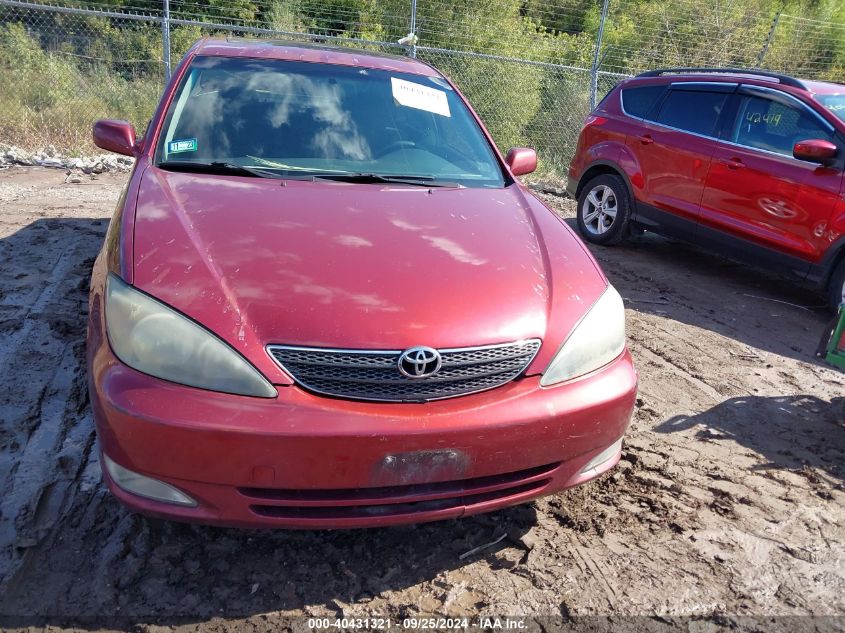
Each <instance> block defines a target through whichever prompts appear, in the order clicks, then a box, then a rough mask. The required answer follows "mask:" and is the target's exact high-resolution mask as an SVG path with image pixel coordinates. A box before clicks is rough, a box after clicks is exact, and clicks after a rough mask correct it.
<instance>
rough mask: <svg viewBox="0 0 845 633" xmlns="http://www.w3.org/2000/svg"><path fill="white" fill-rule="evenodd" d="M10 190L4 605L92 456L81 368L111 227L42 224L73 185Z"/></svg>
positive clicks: (0, 584) (74, 221)
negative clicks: (93, 282)
mask: <svg viewBox="0 0 845 633" xmlns="http://www.w3.org/2000/svg"><path fill="white" fill-rule="evenodd" d="M0 193H2V192H0ZM14 193H15V194H16V195H11V196H10V195H8V193H7V195H5V196H0V199H2V200H3V207H4V217H5V218H7V220H8V219H12V220H15V222H11V223H10V222H8V221H7V222H5V223H4V224H3V226H2V233H0V236H1V237H2V242H0V246H1V247H2V248H0V266H2V269H3V271H4V275H3V279H2V282H0V284H2V285H0V314H2V315H3V319H2V321H0V335H2V336H3V339H2V340H3V343H2V347H0V366H3V367H4V368H5V369H6V376H5V379H4V383H5V384H4V385H3V387H4V389H3V392H4V395H3V401H2V404H0V411H2V415H0V418H1V419H2V427H0V482H2V485H3V490H4V494H3V496H2V499H0V595H2V596H4V599H3V600H4V602H5V600H6V598H8V596H9V589H10V587H12V586H13V585H14V584H15V581H16V578H17V577H18V576H19V572H21V571H25V570H26V568H27V566H28V561H29V560H30V559H31V558H32V554H33V553H35V552H36V551H37V550H38V545H39V544H40V543H42V542H43V541H45V540H48V539H49V537H50V535H51V531H52V530H53V529H54V528H55V526H56V525H57V524H59V523H60V522H61V520H62V518H63V514H64V512H66V510H67V508H68V507H69V506H70V505H71V504H72V502H73V498H74V496H75V494H76V490H77V489H78V486H79V484H80V481H81V477H80V471H82V470H84V469H85V468H86V466H87V460H88V457H89V455H90V452H91V447H92V444H93V439H94V430H93V424H92V420H91V416H90V412H89V410H88V394H87V387H86V383H85V372H84V358H85V343H84V339H85V324H86V315H87V289H88V278H89V276H90V266H91V264H92V262H93V258H94V256H95V255H96V253H97V251H98V250H99V247H100V244H101V243H102V239H103V236H104V232H105V225H106V222H105V221H103V220H101V219H85V218H78V217H69V218H49V219H45V218H44V217H43V216H44V214H45V212H44V211H43V209H44V208H46V209H47V210H51V209H55V208H56V207H52V208H51V207H50V206H49V204H50V201H51V199H55V198H64V197H73V194H74V193H78V192H73V191H71V190H70V189H69V188H67V187H52V188H50V189H49V190H48V191H47V192H46V195H45V196H44V197H43V198H41V197H40V196H39V192H38V191H37V190H28V189H23V190H18V191H16V192H14ZM44 193H45V192H43V191H42V192H40V194H44ZM39 198H40V199H41V201H42V204H38V202H37V200H39ZM42 205H43V206H42ZM32 207H36V209H34V210H33V211H31V212H24V213H20V212H18V211H17V210H16V209H18V208H22V209H27V210H29V209H31V208H32ZM39 207H40V208H39ZM67 208H71V209H72V208H73V207H67ZM60 214H63V212H62V213H60ZM12 593H13V592H12Z"/></svg>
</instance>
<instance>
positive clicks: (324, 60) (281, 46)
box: [194, 37, 442, 77]
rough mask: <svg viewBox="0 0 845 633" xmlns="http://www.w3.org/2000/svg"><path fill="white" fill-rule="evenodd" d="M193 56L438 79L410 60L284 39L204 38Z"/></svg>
mask: <svg viewBox="0 0 845 633" xmlns="http://www.w3.org/2000/svg"><path fill="white" fill-rule="evenodd" d="M194 53H195V54H196V55H205V56H217V57H251V58H257V59H279V60H286V61H302V62H314V63H321V64H335V65H339V66H354V67H356V68H371V69H373V70H387V71H393V72H402V73H412V74H416V75H424V76H427V77H442V75H441V74H440V73H439V72H437V71H436V70H435V69H434V68H432V67H431V66H429V65H428V64H426V63H424V62H421V61H419V60H416V59H412V58H410V57H402V56H399V55H386V54H384V53H379V52H374V51H364V50H360V49H356V48H346V47H341V46H327V45H323V44H306V43H302V42H289V41H284V40H259V39H250V38H236V37H232V38H226V39H215V38H206V39H203V40H200V41H199V42H198V43H197V44H196V45H195V47H194Z"/></svg>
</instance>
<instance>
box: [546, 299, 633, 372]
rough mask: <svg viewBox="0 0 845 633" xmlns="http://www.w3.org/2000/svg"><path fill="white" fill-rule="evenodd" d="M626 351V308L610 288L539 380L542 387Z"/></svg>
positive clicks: (603, 362)
mask: <svg viewBox="0 0 845 633" xmlns="http://www.w3.org/2000/svg"><path fill="white" fill-rule="evenodd" d="M624 348H625V306H624V305H623V304H622V297H620V296H619V293H618V292H616V288H614V287H613V286H611V285H609V284H608V286H607V289H606V290H605V291H604V293H603V294H602V296H601V297H599V300H598V301H596V302H595V304H594V305H593V307H592V308H590V311H589V312H587V314H586V316H585V317H584V318H583V319H581V322H580V323H579V324H578V325H577V326H575V329H574V330H573V331H572V334H570V335H569V338H567V339H566V341H565V342H564V344H563V346H562V347H561V348H560V350H558V353H557V354H555V357H554V358H553V359H552V362H551V363H550V364H549V368H548V369H547V370H546V372H545V373H544V374H543V377H542V378H541V379H540V384H541V385H542V386H544V387H547V386H549V385H554V384H557V383H559V382H563V381H564V380H569V379H570V378H576V377H578V376H582V375H584V374H586V373H589V372H591V371H593V370H594V369H598V368H599V367H602V366H603V365H607V364H608V363H609V362H610V361H612V360H613V359H614V358H616V357H617V356H619V354H621V353H622V350H623V349H624Z"/></svg>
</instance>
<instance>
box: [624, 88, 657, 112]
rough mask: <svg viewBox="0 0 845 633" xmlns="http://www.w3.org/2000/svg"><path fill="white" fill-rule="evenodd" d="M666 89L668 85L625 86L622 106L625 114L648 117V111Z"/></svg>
mask: <svg viewBox="0 0 845 633" xmlns="http://www.w3.org/2000/svg"><path fill="white" fill-rule="evenodd" d="M664 90H666V86H663V85H657V86H639V87H638V88H625V89H623V90H622V107H623V108H624V110H625V114H629V115H631V116H635V117H638V118H640V119H645V118H648V113H649V112H650V111H651V109H652V108H653V107H654V104H655V103H657V100H658V99H659V98H660V96H661V95H662V94H663V91H664Z"/></svg>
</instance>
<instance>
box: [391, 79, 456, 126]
mask: <svg viewBox="0 0 845 633" xmlns="http://www.w3.org/2000/svg"><path fill="white" fill-rule="evenodd" d="M390 83H391V84H392V86H393V98H394V99H396V101H397V102H399V105H403V106H408V107H409V108H416V109H417V110H425V111H426V112H433V113H434V114H439V115H440V116H448V117H451V116H452V115H451V114H450V113H449V100H448V99H447V98H446V93H445V92H443V91H442V90H438V89H437V88H429V87H428V86H423V85H421V84H415V83H414V82H412V81H405V80H404V79H396V77H391V78H390Z"/></svg>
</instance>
